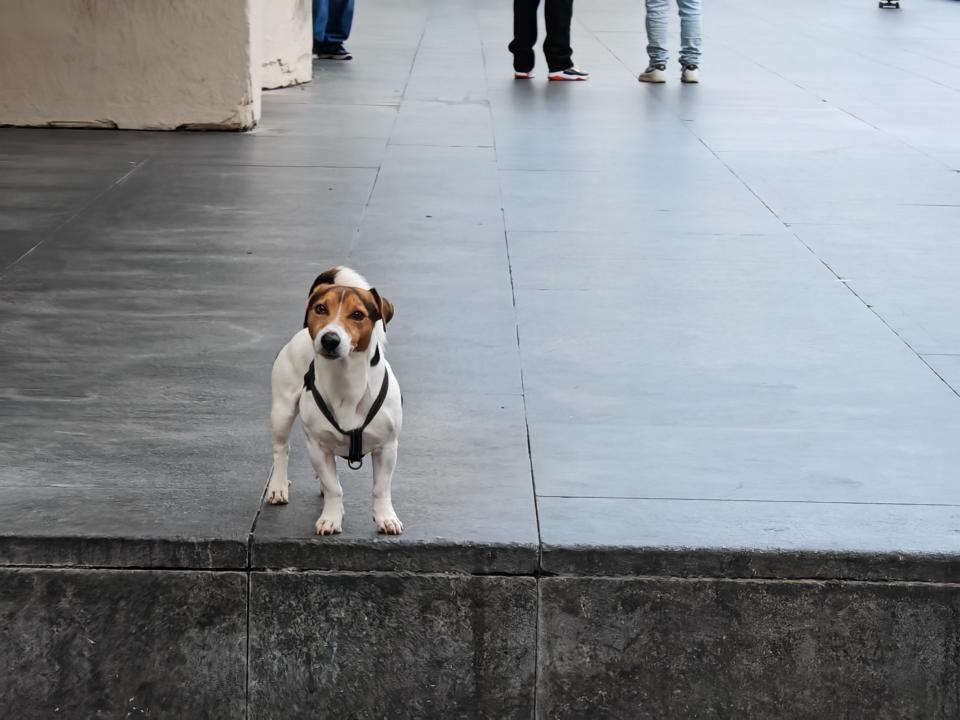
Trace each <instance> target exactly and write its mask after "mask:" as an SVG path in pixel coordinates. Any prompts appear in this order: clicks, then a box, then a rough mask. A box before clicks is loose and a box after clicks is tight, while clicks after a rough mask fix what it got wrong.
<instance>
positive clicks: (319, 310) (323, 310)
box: [313, 303, 327, 315]
mask: <svg viewBox="0 0 960 720" xmlns="http://www.w3.org/2000/svg"><path fill="white" fill-rule="evenodd" d="M313 311H314V312H315V313H316V314H317V315H326V314H327V306H326V305H324V304H323V303H320V304H319V305H314V306H313Z"/></svg>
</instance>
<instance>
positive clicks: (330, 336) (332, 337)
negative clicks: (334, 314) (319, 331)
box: [320, 332, 340, 352]
mask: <svg viewBox="0 0 960 720" xmlns="http://www.w3.org/2000/svg"><path fill="white" fill-rule="evenodd" d="M339 344H340V336H339V335H337V334H336V333H335V332H328V333H324V334H323V335H321V336H320V345H321V347H323V349H324V350H326V351H327V352H333V351H334V350H336V349H337V346H338V345H339Z"/></svg>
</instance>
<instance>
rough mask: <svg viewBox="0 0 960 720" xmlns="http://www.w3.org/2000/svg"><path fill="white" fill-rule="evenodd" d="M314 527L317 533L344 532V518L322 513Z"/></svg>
mask: <svg viewBox="0 0 960 720" xmlns="http://www.w3.org/2000/svg"><path fill="white" fill-rule="evenodd" d="M314 527H315V528H316V530H317V535H335V534H336V533H340V532H343V518H339V517H328V516H327V515H321V516H320V517H318V518H317V524H316V525H315V526H314Z"/></svg>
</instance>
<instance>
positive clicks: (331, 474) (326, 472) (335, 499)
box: [307, 438, 343, 535]
mask: <svg viewBox="0 0 960 720" xmlns="http://www.w3.org/2000/svg"><path fill="white" fill-rule="evenodd" d="M307 451H308V452H309V453H310V463H311V464H312V465H313V470H314V472H315V473H316V474H317V477H318V478H319V479H320V487H321V488H323V512H321V513H320V517H319V518H317V523H316V526H315V529H316V531H317V535H333V534H334V533H338V532H341V531H342V530H343V488H342V487H341V486H340V480H338V479H337V459H336V458H335V457H334V456H333V453H331V452H330V451H329V450H325V449H323V448H322V447H320V444H319V443H317V442H316V441H314V440H311V439H309V438H307Z"/></svg>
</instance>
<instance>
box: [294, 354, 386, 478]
mask: <svg viewBox="0 0 960 720" xmlns="http://www.w3.org/2000/svg"><path fill="white" fill-rule="evenodd" d="M378 350H379V348H378ZM313 365H314V364H313V362H311V363H310V367H309V368H308V369H307V374H306V375H304V376H303V386H304V387H305V388H306V389H307V390H309V391H310V394H311V395H313V399H314V401H315V402H316V403H317V407H318V408H320V412H321V413H323V416H324V417H325V418H326V419H327V421H328V422H329V423H330V424H331V425H333V427H334V428H335V429H336V431H337V432H338V433H340V434H341V435H344V436H345V437H347V438H349V439H350V452H349V454H348V455H347V465H348V466H349V467H350V469H351V470H359V469H360V468H361V467H363V456H364V452H363V431H364V430H366V428H367V425H369V424H370V423H371V422H373V419H374V418H375V417H376V416H377V413H378V412H380V408H381V407H383V401H384V400H386V399H387V389H388V388H389V386H390V373H389V372H387V371H386V370H384V371H383V383H381V385H380V393H379V394H378V395H377V399H376V400H374V401H373V405H371V406H370V411H369V412H368V413H367V419H366V420H364V421H363V425H361V426H360V427H358V428H355V429H353V430H344V429H343V428H342V427H340V424H339V423H338V422H337V419H336V418H335V417H334V416H333V413H332V412H331V411H330V408H329V407H328V406H327V403H326V402H325V401H324V399H323V397H322V396H321V395H320V393H319V391H318V390H317V386H316V383H315V382H314V378H315V372H316V368H314V366H313Z"/></svg>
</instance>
